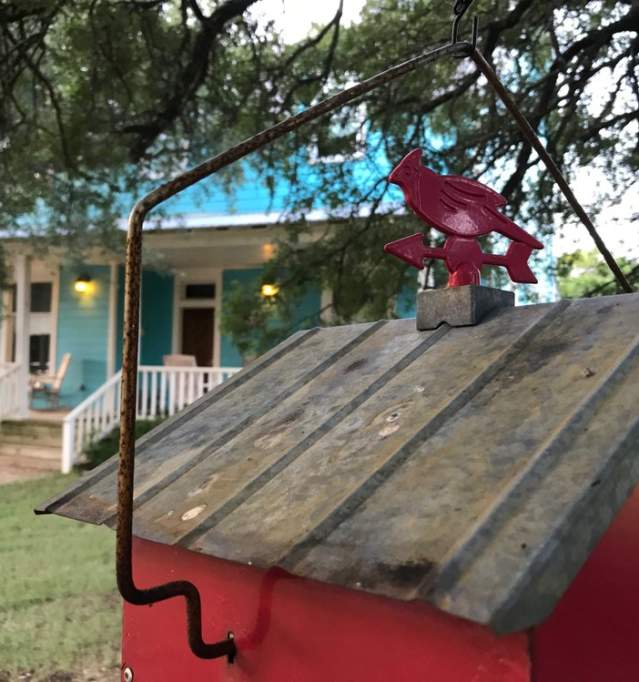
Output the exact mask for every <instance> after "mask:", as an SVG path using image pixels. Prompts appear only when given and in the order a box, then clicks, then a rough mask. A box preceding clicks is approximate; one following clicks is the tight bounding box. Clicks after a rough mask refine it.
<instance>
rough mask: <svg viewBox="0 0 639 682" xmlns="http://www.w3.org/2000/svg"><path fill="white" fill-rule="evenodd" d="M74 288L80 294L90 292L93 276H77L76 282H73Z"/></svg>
mask: <svg viewBox="0 0 639 682" xmlns="http://www.w3.org/2000/svg"><path fill="white" fill-rule="evenodd" d="M73 288H74V289H75V290H76V291H77V292H78V293H79V294H86V293H88V292H89V291H90V289H91V278H90V277H89V275H80V276H79V277H77V278H76V280H75V282H74V283H73Z"/></svg>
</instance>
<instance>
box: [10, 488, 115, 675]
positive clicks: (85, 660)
mask: <svg viewBox="0 0 639 682" xmlns="http://www.w3.org/2000/svg"><path fill="white" fill-rule="evenodd" d="M72 480H73V476H61V475H53V476H47V477H46V478H42V479H37V480H33V481H28V482H24V483H13V484H10V485H4V486H1V487H0V576H1V579H0V681H4V680H14V679H16V680H18V679H32V680H71V679H73V680H85V679H86V680H90V679H93V680H106V679H113V680H115V679H117V672H115V671H114V670H113V667H114V666H116V665H117V662H118V650H119V644H120V642H119V640H120V599H119V597H118V595H117V593H116V590H115V576H114V567H113V561H114V559H113V553H114V549H113V548H114V540H115V537H114V533H113V532H112V531H110V530H108V529H106V528H98V527H94V526H89V525H86V524H81V523H77V522H75V521H70V520H68V519H62V518H59V517H55V516H39V517H36V516H35V515H34V514H33V511H32V510H33V507H34V506H35V505H36V504H37V503H39V502H42V501H43V500H45V499H47V498H48V497H51V496H52V495H54V494H55V493H56V492H58V491H59V490H61V489H63V488H65V487H66V486H68V485H69V484H70V483H71V482H72ZM101 669H108V671H109V672H108V673H100V672H99V671H100V670H101ZM57 671H59V672H57ZM83 671H84V672H83ZM87 671H91V672H90V673H89V672H87ZM29 672H31V673H32V675H29V674H26V675H25V674H24V673H29ZM20 673H22V675H20ZM53 673H56V674H53ZM65 673H73V676H71V675H67V674H65Z"/></svg>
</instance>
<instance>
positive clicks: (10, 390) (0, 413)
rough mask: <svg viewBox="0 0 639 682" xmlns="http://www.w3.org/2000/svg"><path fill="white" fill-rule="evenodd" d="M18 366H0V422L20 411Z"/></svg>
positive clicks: (12, 364)
mask: <svg viewBox="0 0 639 682" xmlns="http://www.w3.org/2000/svg"><path fill="white" fill-rule="evenodd" d="M21 389H22V390H23V387H22V385H21V376H20V365H17V364H14V363H11V364H6V365H0V420H2V419H7V418H8V417H12V416H14V415H15V414H16V413H17V412H18V411H19V409H20V390H21Z"/></svg>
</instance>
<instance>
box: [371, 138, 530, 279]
mask: <svg viewBox="0 0 639 682" xmlns="http://www.w3.org/2000/svg"><path fill="white" fill-rule="evenodd" d="M421 159H422V151H421V149H414V150H413V151H412V152H410V153H409V154H408V155H407V156H405V157H404V158H403V159H402V160H401V161H400V163H399V165H398V166H397V167H396V168H395V169H394V170H393V172H392V173H391V174H390V177H389V178H388V179H389V180H390V182H392V183H394V184H396V185H399V186H400V187H401V188H402V190H403V192H404V197H405V198H406V203H407V204H408V205H409V206H410V207H411V208H412V210H413V211H414V212H415V213H416V214H417V215H418V216H419V217H420V218H421V219H422V220H423V221H424V222H425V223H427V224H428V225H431V226H432V227H435V228H437V229H438V230H440V231H441V232H443V233H444V234H445V235H447V236H448V239H447V240H446V243H445V244H444V246H443V248H441V249H440V248H430V247H427V246H425V245H424V241H423V237H422V235H421V234H414V235H412V236H411V237H405V238H404V239H398V240H397V241H394V242H390V244H386V246H385V247H384V250H385V251H386V252H388V253H391V254H393V255H394V256H397V257H398V258H401V259H402V260H404V261H406V262H407V263H409V264H410V265H412V266H414V267H416V268H417V269H419V270H421V269H422V268H423V267H424V259H425V258H440V259H442V260H443V261H444V262H445V263H446V267H447V268H448V271H449V273H450V276H449V279H448V286H450V287H454V286H461V285H464V284H479V283H480V279H481V278H480V275H481V267H482V265H498V266H502V267H505V268H507V270H508V274H509V275H510V278H511V279H512V280H513V281H514V282H523V283H536V282H537V279H536V277H535V275H534V274H533V273H532V270H531V269H530V268H529V267H528V258H529V257H530V254H531V253H532V250H533V249H543V248H544V247H543V244H542V243H541V242H539V241H538V240H537V239H535V238H534V237H531V236H530V235H529V234H528V233H527V232H526V231H524V230H522V229H521V227H519V226H518V225H516V224H515V223H513V221H512V220H509V219H508V218H507V217H506V216H505V215H503V213H501V212H500V211H499V209H500V208H501V207H502V206H505V204H506V199H504V197H502V196H501V194H498V193H497V192H495V190H492V189H491V188H490V187H487V186H486V185H483V184H482V183H481V182H478V181H477V180H471V179H470V178H462V177H460V176H457V175H437V173H435V172H434V171H432V170H430V169H429V168H426V167H425V166H424V165H423V164H422V162H421ZM490 232H499V234H502V235H504V237H508V238H509V239H511V240H512V244H511V245H510V247H509V248H508V251H507V252H506V254H505V255H498V254H494V253H484V252H483V251H482V250H481V247H480V246H479V242H478V241H477V237H481V236H483V235H486V234H489V233H490Z"/></svg>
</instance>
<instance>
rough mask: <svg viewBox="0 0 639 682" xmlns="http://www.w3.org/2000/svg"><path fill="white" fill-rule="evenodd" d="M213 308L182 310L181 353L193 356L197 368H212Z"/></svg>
mask: <svg viewBox="0 0 639 682" xmlns="http://www.w3.org/2000/svg"><path fill="white" fill-rule="evenodd" d="M214 322H215V310H214V308H184V309H183V310H182V353H183V354H184V355H195V358H196V360H197V364H198V367H212V366H213V328H214Z"/></svg>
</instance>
